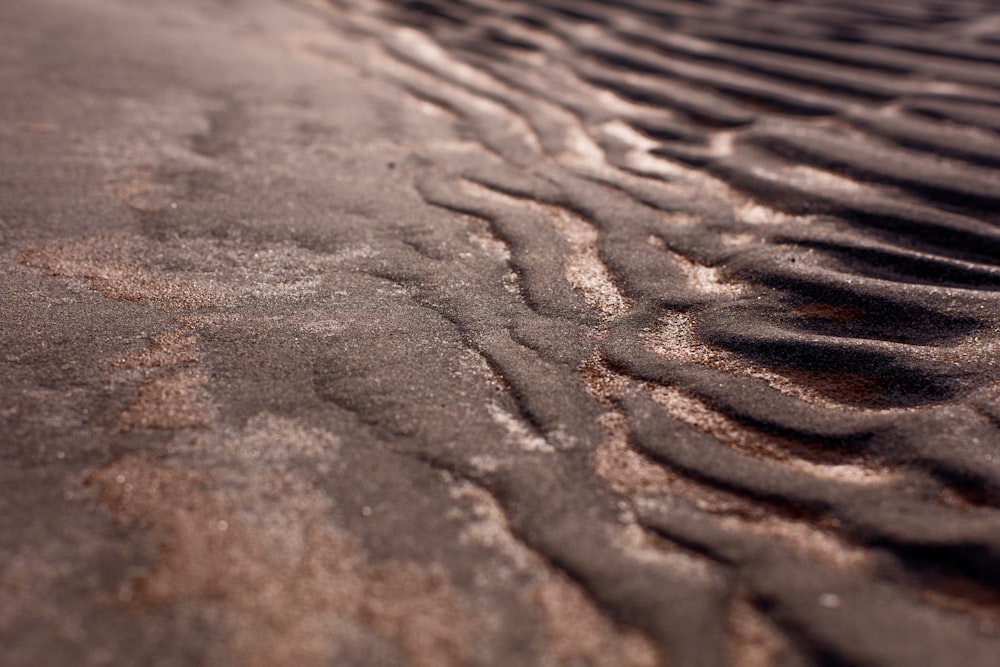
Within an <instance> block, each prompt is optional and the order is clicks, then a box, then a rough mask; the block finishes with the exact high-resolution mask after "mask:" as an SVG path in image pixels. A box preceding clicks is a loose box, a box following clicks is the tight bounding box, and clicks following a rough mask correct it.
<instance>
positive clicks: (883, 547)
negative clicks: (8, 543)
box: [0, 0, 1000, 667]
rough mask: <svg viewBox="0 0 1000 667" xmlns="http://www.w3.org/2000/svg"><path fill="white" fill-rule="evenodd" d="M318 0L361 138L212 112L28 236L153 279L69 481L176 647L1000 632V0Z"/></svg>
mask: <svg viewBox="0 0 1000 667" xmlns="http://www.w3.org/2000/svg"><path fill="white" fill-rule="evenodd" d="M289 7H290V9H288V10H287V11H289V12H293V11H294V12H301V16H305V17H309V18H308V20H307V19H305V18H303V19H301V21H302V22H303V24H308V26H309V27H308V29H305V28H301V26H299V24H298V23H296V24H295V25H296V26H298V27H296V28H295V29H294V30H293V29H288V30H283V31H280V32H275V34H276V35H277V36H276V37H273V38H270V37H269V39H270V41H269V42H268V43H269V44H271V45H272V47H273V48H274V49H275V53H280V54H281V56H280V57H281V58H288V59H293V61H294V62H296V63H298V62H307V63H309V67H310V68H315V70H314V69H310V70H309V71H310V72H321V73H324V74H310V76H316V77H321V76H327V75H328V76H337V77H341V78H342V79H343V80H346V81H349V82H352V83H351V84H350V85H351V86H355V87H357V88H358V89H361V88H362V87H364V86H368V87H371V88H372V89H373V90H375V92H366V93H365V95H371V96H373V98H374V99H377V100H380V101H381V103H382V104H383V105H385V104H391V105H398V106H399V110H398V111H397V112H394V113H393V114H391V115H390V114H389V112H385V113H386V114H387V115H386V118H388V120H385V119H381V120H379V121H378V122H381V123H383V125H380V126H379V128H378V129H377V131H372V132H373V134H372V136H371V137H368V138H364V137H361V138H358V139H354V138H352V137H351V136H350V135H349V133H347V132H346V131H345V132H341V133H340V134H338V133H337V132H334V131H332V130H331V131H330V132H328V133H325V134H324V133H322V132H319V131H318V130H317V131H316V132H314V133H312V134H310V132H312V130H309V128H313V127H315V126H316V124H321V123H322V122H323V118H324V116H323V115H322V114H323V109H324V107H322V106H317V105H316V104H312V105H311V106H309V105H303V107H302V109H298V110H297V111H296V113H298V114H300V115H299V116H296V117H295V120H294V123H293V122H291V121H289V122H288V123H285V121H283V120H280V118H282V117H281V116H280V114H278V112H277V111H274V112H272V111H270V110H269V109H268V108H264V107H255V104H257V102H255V101H253V100H251V101H249V102H242V103H239V104H229V105H228V106H225V105H223V106H225V108H223V110H222V111H219V110H218V109H219V107H218V105H216V107H215V110H214V111H210V112H204V113H203V116H200V117H202V118H203V121H204V122H202V123H201V124H200V125H198V126H197V127H196V129H195V130H192V131H187V133H186V134H185V135H184V136H187V137H189V138H190V140H189V141H187V143H186V145H187V147H188V153H185V157H183V158H180V157H177V156H168V157H169V159H168V158H162V159H161V165H160V166H161V168H159V169H153V170H151V169H149V168H142V169H137V170H136V171H133V172H129V173H130V174H131V175H130V176H127V177H125V178H124V180H123V181H122V182H124V183H125V184H124V185H122V184H121V182H119V183H118V184H117V185H114V184H113V186H114V187H110V188H109V189H110V190H111V191H112V193H113V195H114V196H116V197H118V198H119V199H120V200H121V202H122V203H123V205H125V206H128V207H130V208H131V209H132V210H133V213H134V215H135V216H137V218H136V219H137V220H139V223H137V225H136V228H135V229H132V230H130V231H125V232H122V233H119V234H117V235H87V236H86V237H85V238H77V239H72V240H66V241H47V242H41V241H39V242H37V243H26V244H24V247H22V248H21V249H20V250H19V251H18V252H17V253H16V259H15V261H16V262H17V266H18V267H20V268H19V270H21V271H25V272H31V275H34V276H44V277H45V278H46V279H47V280H55V281H61V282H59V284H60V285H64V286H65V287H64V289H67V290H70V291H73V293H75V294H87V295H89V296H88V298H94V299H104V300H106V301H107V302H109V303H114V304H117V306H116V307H118V308H125V307H129V308H131V307H135V308H148V309H153V310H155V311H156V312H157V313H162V317H161V319H160V320H158V321H159V322H160V324H159V328H157V329H154V330H150V331H148V332H147V331H144V332H143V334H145V337H144V338H143V340H144V341H145V342H144V343H143V344H142V345H139V346H138V347H136V345H135V344H132V345H131V348H130V349H129V350H128V351H127V353H126V352H122V353H121V354H119V355H117V357H116V358H115V359H113V360H109V361H108V362H107V363H105V364H104V366H102V368H104V369H105V376H104V380H103V381H104V382H106V383H107V386H109V387H112V388H113V389H114V391H115V392H117V393H113V392H112V393H109V394H107V396H110V398H106V399H102V400H105V403H107V404H106V405H105V406H104V407H103V408H102V409H103V412H102V413H101V416H99V417H98V418H95V419H93V420H91V421H90V422H88V424H90V425H89V426H88V428H91V429H92V432H93V434H95V435H93V437H95V438H98V439H100V438H105V437H107V438H113V439H114V443H115V444H114V446H113V447H109V448H108V449H107V450H102V452H103V456H104V458H103V459H101V458H100V457H96V455H95V457H92V458H91V459H88V461H89V463H88V465H87V466H86V467H85V468H86V469H85V470H84V472H82V473H81V474H80V476H79V477H78V480H79V485H78V487H79V488H77V490H76V491H75V492H74V493H79V494H80V495H79V498H81V499H82V500H80V502H83V503H89V505H88V507H90V508H91V509H90V510H88V511H90V512H92V513H94V512H96V513H103V514H100V515H101V516H106V517H111V519H112V520H113V521H115V522H117V525H118V526H119V530H121V531H124V534H125V535H127V536H128V537H126V538H122V539H126V540H130V541H132V542H134V543H141V544H142V545H143V546H142V547H141V557H140V556H135V558H136V559H137V560H136V562H134V563H132V565H130V567H131V568H132V569H130V570H129V574H128V575H127V576H125V577H122V578H120V580H116V581H115V584H114V585H115V586H117V587H118V588H117V589H116V591H115V593H114V595H112V596H111V597H110V598H109V599H108V600H106V601H105V602H104V603H103V604H106V605H109V606H110V607H111V608H114V609H115V612H114V614H116V615H117V616H115V618H119V617H121V618H133V619H134V618H140V619H145V620H140V621H134V620H133V621H129V622H137V623H139V626H140V627H144V628H145V627H164V628H169V631H167V630H164V631H163V633H162V635H157V634H156V633H155V632H150V633H149V634H148V635H143V637H146V638H145V639H142V638H140V639H139V640H136V641H137V642H138V643H139V644H141V645H143V646H145V647H146V649H144V650H148V647H149V646H152V645H153V644H155V643H156V642H158V641H162V642H167V643H169V642H171V641H175V642H176V641H181V643H182V644H183V643H184V641H189V643H191V644H192V645H194V646H196V647H197V650H196V651H195V652H197V653H198V654H199V655H202V656H207V657H206V659H210V660H212V661H217V662H213V664H262V665H263V664H270V665H292V664H294V665H320V664H345V665H346V664H352V665H353V664H358V665H361V664H392V665H395V664H414V665H512V664H524V665H583V664H586V665H609V666H610V665H636V666H645V665H654V664H662V665H670V666H680V665H698V666H705V667H709V666H714V665H735V666H737V667H751V666H763V665H787V666H789V667H791V666H793V665H794V666H798V665H828V664H829V665H834V664H836V665H881V666H885V667H899V666H913V667H916V666H920V665H969V666H973V665H977V666H978V665H981V666H983V667H986V666H990V665H995V664H997V660H998V656H1000V574H998V573H1000V512H998V503H1000V403H998V401H1000V385H998V381H1000V365H998V362H1000V297H998V290H1000V7H998V6H997V5H996V3H991V2H986V1H985V0H984V1H977V0H959V1H955V2H948V3H930V2H916V3H908V2H902V1H900V2H896V1H892V0H872V1H869V2H854V1H852V0H839V1H837V2H819V1H818V0H817V1H803V2H765V1H763V0H760V1H738V0H716V1H713V2H694V1H684V0H663V1H656V0H623V1H621V2H613V3H612V2H599V1H597V0H578V1H570V0H539V1H537V2H519V1H516V0H511V1H499V0H421V1H419V2H418V1H412V2H403V1H400V2H391V1H389V0H357V1H352V0H332V1H331V2H329V3H324V2H319V1H318V0H311V1H304V0H303V1H302V2H293V3H290V4H289ZM218 11H220V12H221V11H228V10H222V9H219V10H218ZM251 15H252V14H251ZM296 20H298V19H296ZM242 29H243V28H241V30H242ZM254 30H259V31H265V32H266V31H267V30H268V29H267V28H263V27H260V26H256V27H254V26H251V27H247V28H246V33H245V34H244V33H239V34H240V35H242V36H241V37H240V39H244V38H246V39H250V37H246V35H248V34H249V35H252V34H255V33H254ZM275 30H276V29H275ZM267 34H270V33H267ZM275 45H276V46H275ZM274 57H275V58H277V57H278V56H274ZM304 76H305V75H303V77H304ZM317 80H322V79H317ZM303 81H306V82H307V83H310V82H313V80H312V79H308V80H307V79H305V78H304V79H303ZM311 85H312V84H311ZM344 90H347V91H350V90H353V89H352V88H350V86H347V87H345V89H344ZM365 90H366V91H367V90H368V88H365ZM337 99H338V100H341V101H339V102H336V103H337V104H344V105H349V104H353V103H352V102H350V101H346V100H349V99H350V96H349V95H347V94H346V93H344V94H342V95H341V97H339V98H337ZM366 99H367V98H366ZM178 104H179V102H178ZM330 104H331V105H334V104H335V103H334V102H330ZM372 108H373V109H375V108H381V107H377V106H376V105H373V106H372ZM303 109H304V110H303ZM317 109H318V110H317ZM199 113H201V112H199ZM380 113H381V112H380ZM380 118H381V117H380ZM303 128H305V129H303ZM297 132H306V134H307V135H308V137H309V138H308V140H306V139H301V136H300V135H299V134H296V133H297ZM267 133H270V134H267ZM182 134H183V133H182ZM376 135H377V136H376ZM192 137H193V138H192ZM262 137H265V138H262ZM266 137H274V138H273V140H267V139H266ZM289 137H293V138H294V137H299V141H300V143H298V144H295V143H294V141H292V139H290V138H289ZM372 137H376V138H372ZM382 141H384V142H385V143H384V144H383V143H379V142H382ZM290 142H291V143H290ZM289 146H293V147H294V148H289ZM345 156H346V157H345ZM255 160H262V161H266V162H268V164H269V165H270V167H269V169H270V171H268V172H267V178H266V179H264V178H263V177H261V178H257V176H255V175H246V174H249V173H250V172H249V171H247V172H243V171H241V169H249V168H248V167H246V165H247V164H252V163H254V161H255ZM324 160H327V161H330V162H324ZM338 160H339V162H336V161H338ZM164 164H166V165H168V167H169V168H163V165H164ZM334 164H335V165H336V168H334V166H331V165H334ZM206 173H207V174H212V176H211V178H209V177H207V176H205V174H206ZM178 174H181V176H178ZM184 174H187V177H183V175H184ZM241 174H243V175H241ZM136 179H138V180H136ZM255 179H256V180H255ZM351 179H354V180H351ZM192 183H194V184H195V185H192ZM227 184H229V185H227ZM236 185H239V187H241V188H242V189H241V190H240V195H239V197H247V198H251V199H252V198H253V197H260V198H261V201H264V202H265V204H260V206H271V207H272V208H266V209H264V210H266V211H267V212H266V214H259V215H258V213H257V211H256V209H252V208H247V209H245V210H243V209H241V210H242V211H243V212H242V216H243V217H240V218H239V220H238V222H234V223H230V222H217V221H214V220H213V219H212V218H211V216H210V215H209V214H210V213H211V212H213V211H219V210H224V209H225V207H226V206H229V205H231V204H232V202H234V201H236V200H237V199H239V197H235V198H234V199H229V197H230V194H231V192H234V191H235V190H232V189H231V188H235V187H236ZM198 187H201V188H203V189H204V192H203V191H200V190H198ZM227 187H230V189H229V190H227ZM297 188H301V189H302V192H305V193H306V195H308V193H310V192H327V191H330V192H333V193H334V194H333V195H331V201H332V202H333V201H335V202H336V203H330V204H328V205H327V206H328V208H327V209H323V208H322V207H319V206H318V207H317V208H316V209H315V210H312V209H309V208H308V206H309V204H308V198H307V196H302V197H299V196H297V195H295V194H294V193H295V192H298V190H297ZM309 188H312V189H311V190H310V189H309ZM205 192H207V193H208V194H205ZM285 192H288V193H290V194H288V197H287V201H285V198H284V193H285ZM276 193H277V194H276ZM199 197H201V199H200V200H199ZM269 197H270V198H273V199H268V198H269ZM185 198H186V199H188V200H191V201H192V202H193V204H192V206H202V208H201V209H197V211H198V215H195V214H191V217H190V218H183V217H180V218H176V221H175V222H169V221H170V220H174V218H171V217H170V216H171V215H175V214H174V213H172V212H171V211H173V209H171V203H172V202H174V201H178V200H180V201H184V200H185ZM199 201H201V202H202V204H198V202H199ZM205 202H208V203H205ZM266 202H271V203H266ZM274 202H277V203H274ZM184 205H186V204H184ZM232 205H234V206H235V204H232ZM296 207H298V208H296ZM175 208H176V207H175ZM293 210H294V211H295V213H292V212H291V211H293ZM274 211H286V212H287V215H288V216H290V218H289V219H291V218H294V221H295V229H292V226H293V225H292V222H289V221H287V220H285V219H283V218H282V217H281V215H279V214H278V213H275V212H274ZM303 211H305V212H303ZM330 211H333V213H331V212H330ZM178 215H182V214H178ZM157 216H160V217H157ZM199 216H202V217H199ZM315 220H320V222H310V221H315ZM164 221H168V222H164ZM310 224H313V226H312V227H310V226H309V225H310ZM171 225H173V226H171ZM220 229H221V230H228V231H220ZM233 230H236V231H233ZM129 312H130V313H131V312H132V311H129ZM136 312H138V311H136ZM108 317H114V315H109V316H108ZM130 317H132V316H131V315H130ZM134 317H140V316H139V315H135V316H134ZM133 335H135V336H137V337H138V334H135V333H134V332H133ZM102 363H103V362H102ZM95 391H96V390H95ZM107 391H108V392H111V391H112V390H111V389H108V390H107ZM25 428H27V427H25ZM67 428H70V427H67ZM81 428H82V427H81ZM70 430H71V431H72V429H71V428H70ZM109 434H110V435H109ZM137 439H139V440H137ZM140 440H141V443H142V446H137V445H136V443H137V442H139V441H140ZM137 553H138V552H137ZM56 560H58V559H56ZM54 562H55V561H54ZM53 567H54V566H53ZM30 577H35V579H31V578H30ZM36 579H37V580H38V581H43V582H49V583H47V584H44V585H47V586H56V585H57V584H56V583H52V582H58V581H60V580H59V578H58V576H57V575H55V574H52V573H51V572H48V571H41V570H40V571H39V573H35V574H31V573H28V572H27V571H26V570H15V569H10V570H8V574H7V575H5V576H3V577H0V595H4V591H6V592H7V593H6V594H7V595H12V596H13V597H11V598H9V599H14V600H15V602H14V603H12V605H20V606H23V607H24V608H25V609H28V611H26V612H24V614H23V615H22V616H17V613H16V612H15V611H11V610H7V611H3V612H0V627H2V628H6V629H7V631H8V632H9V631H10V628H16V627H18V626H17V625H16V623H15V621H11V620H5V619H6V618H7V616H10V617H11V618H13V617H15V616H17V618H19V619H22V620H23V619H30V618H34V617H35V616H38V615H39V614H41V615H44V614H42V612H39V611H38V610H36V609H34V608H33V607H31V606H30V601H28V599H27V597H26V596H27V593H26V592H25V591H30V590H36V589H32V586H42V585H43V584H31V583H30V582H31V581H35V580H36ZM25 582H29V583H25ZM95 585H96V584H95ZM37 590H41V589H37ZM45 590H49V589H45ZM20 608H21V607H18V609H20ZM11 609H13V606H12V607H11ZM43 611H44V612H45V613H51V611H52V610H51V609H48V610H43ZM5 614H6V615H7V616H5ZM33 614H34V616H33ZM130 614H131V616H130ZM144 614H145V615H146V616H143V615H144ZM116 622H119V621H116ZM120 622H122V623H125V622H126V621H120ZM81 623H83V626H85V625H86V623H84V622H83V621H81ZM129 627H131V626H129ZM205 628H207V630H206V629H205ZM80 632H83V630H81V631H80ZM192 636H196V637H199V639H198V640H197V641H193V640H190V638H191V637H192ZM178 637H179V638H181V639H180V640H178V639H177V638H178ZM185 638H187V639H185ZM102 641H104V642H105V643H106V644H107V646H108V647H109V648H108V649H107V651H108V652H109V655H122V654H123V653H121V652H120V651H123V649H121V646H120V645H118V644H116V643H115V641H114V640H113V639H109V638H107V637H105V638H104V639H103V640H102ZM192 650H193V651H194V650H195V649H192ZM125 652H127V651H125ZM171 660H174V658H171ZM179 661H180V658H176V660H175V662H179ZM94 662H95V664H97V663H98V662H99V661H98V660H95V661H94ZM166 663H169V664H174V662H171V661H170V660H167V661H166ZM166 663H165V664H166Z"/></svg>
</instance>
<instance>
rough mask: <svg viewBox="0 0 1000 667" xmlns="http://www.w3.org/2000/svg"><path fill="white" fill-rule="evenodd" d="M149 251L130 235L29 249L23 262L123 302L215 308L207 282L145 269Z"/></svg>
mask: <svg viewBox="0 0 1000 667" xmlns="http://www.w3.org/2000/svg"><path fill="white" fill-rule="evenodd" d="M147 253H148V250H147V249H145V248H144V247H142V246H141V245H140V243H139V242H138V240H137V239H135V238H132V237H110V236H99V237H94V238H90V239H85V240H82V241H70V242H66V243H56V244H52V245H48V246H45V247H43V248H40V249H37V250H27V251H25V252H23V253H21V255H20V257H19V258H18V259H19V261H20V262H21V263H22V264H25V265H27V266H31V267H33V268H36V269H40V270H42V271H45V272H46V273H47V274H48V275H50V276H55V277H59V278H79V279H83V280H85V281H87V284H88V285H89V287H90V289H93V290H95V291H97V292H100V293H102V294H104V295H105V296H107V297H109V298H111V299H118V300H121V301H160V302H162V303H164V305H166V306H168V307H172V308H179V309H190V308H207V307H211V306H214V305H218V303H219V298H218V295H217V288H216V286H214V285H213V284H212V283H211V282H209V281H207V280H198V281H195V280H177V279H173V278H171V277H169V276H167V275H164V274H163V273H162V272H160V271H157V270H156V269H154V268H152V267H149V266H147V265H145V264H144V263H143V262H141V260H138V259H137V258H143V257H145V256H146V255H147Z"/></svg>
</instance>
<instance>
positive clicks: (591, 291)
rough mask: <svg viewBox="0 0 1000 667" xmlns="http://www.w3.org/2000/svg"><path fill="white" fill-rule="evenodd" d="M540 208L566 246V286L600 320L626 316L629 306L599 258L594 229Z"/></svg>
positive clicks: (552, 209)
mask: <svg viewBox="0 0 1000 667" xmlns="http://www.w3.org/2000/svg"><path fill="white" fill-rule="evenodd" d="M542 208H543V210H544V211H545V214H546V217H547V218H548V220H549V221H550V222H551V223H552V226H553V227H555V228H556V230H557V231H558V232H559V234H560V235H561V236H562V237H563V239H565V241H566V243H567V244H568V245H569V248H570V252H569V255H568V256H567V257H566V262H565V275H566V280H567V282H569V284H570V285H572V286H573V287H574V288H575V289H576V290H578V291H579V292H581V293H582V294H583V297H584V300H586V302H587V304H588V305H589V306H590V307H591V308H593V309H594V310H596V311H598V312H599V313H600V315H601V318H602V319H603V320H605V321H612V320H615V319H617V318H619V317H621V316H622V315H624V314H626V313H627V312H628V311H629V310H630V308H631V304H630V303H629V301H628V299H626V298H625V297H624V296H623V295H622V293H621V291H620V290H619V289H618V287H617V285H615V283H614V280H612V277H611V271H610V270H609V269H608V267H607V265H606V264H605V263H604V261H603V260H602V259H601V257H600V253H599V252H598V248H597V241H598V238H599V235H598V232H597V228H596V227H594V226H593V225H591V224H590V223H588V222H586V221H584V220H583V219H581V218H580V217H579V216H576V215H574V214H572V213H570V212H569V211H567V210H565V209H563V208H559V207H555V206H545V207H542Z"/></svg>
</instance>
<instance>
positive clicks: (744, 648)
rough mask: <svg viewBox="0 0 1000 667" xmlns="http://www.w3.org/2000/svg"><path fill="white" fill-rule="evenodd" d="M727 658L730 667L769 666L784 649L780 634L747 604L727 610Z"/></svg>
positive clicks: (738, 603) (737, 603)
mask: <svg viewBox="0 0 1000 667" xmlns="http://www.w3.org/2000/svg"><path fill="white" fill-rule="evenodd" d="M728 625H729V658H730V660H731V661H732V665H733V667H772V665H775V664H776V660H777V658H778V656H779V655H780V653H781V650H782V648H783V647H784V646H785V643H786V640H785V639H784V638H783V636H782V634H781V631H780V630H779V629H778V628H777V627H775V626H774V624H773V623H772V622H771V621H770V620H769V619H768V618H767V617H766V616H765V615H764V614H762V613H761V612H760V611H758V610H757V609H756V608H755V607H754V606H753V605H752V604H751V603H750V602H749V601H747V600H745V599H743V598H740V597H737V598H735V599H734V600H733V602H732V604H731V605H730V607H729V618H728Z"/></svg>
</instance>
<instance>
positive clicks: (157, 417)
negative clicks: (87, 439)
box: [116, 371, 215, 430]
mask: <svg viewBox="0 0 1000 667" xmlns="http://www.w3.org/2000/svg"><path fill="white" fill-rule="evenodd" d="M207 385H208V378H207V377H206V376H205V375H203V374H201V373H199V372H194V371H180V372H175V373H171V374H169V375H161V376H158V377H152V378H148V379H146V380H145V381H144V382H143V383H142V384H141V385H140V386H139V395H138V397H137V398H136V399H135V401H133V402H132V403H131V404H129V405H128V406H127V407H126V408H125V409H124V410H123V411H122V412H121V414H119V415H118V419H117V422H116V425H117V428H118V429H121V430H128V429H136V428H150V429H177V428H192V427H196V426H205V425H207V424H208V423H209V422H210V421H211V420H212V418H213V417H214V415H215V406H214V404H213V402H212V400H211V397H210V395H209V394H208V391H207V390H206V389H205V387H206V386H207Z"/></svg>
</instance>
